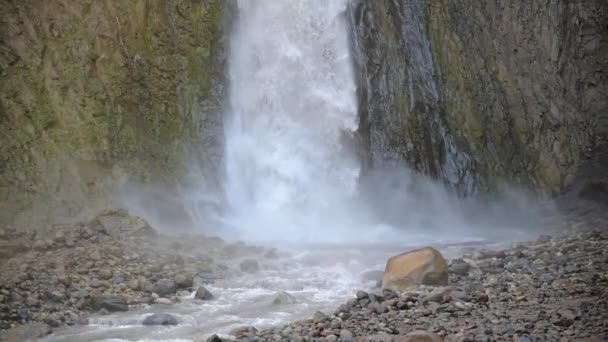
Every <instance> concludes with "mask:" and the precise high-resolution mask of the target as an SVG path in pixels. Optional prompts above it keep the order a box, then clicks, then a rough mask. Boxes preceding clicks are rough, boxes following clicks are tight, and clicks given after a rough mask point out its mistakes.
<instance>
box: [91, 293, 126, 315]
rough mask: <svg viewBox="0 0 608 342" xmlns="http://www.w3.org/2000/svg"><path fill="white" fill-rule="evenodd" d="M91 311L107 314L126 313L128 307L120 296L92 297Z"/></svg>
mask: <svg viewBox="0 0 608 342" xmlns="http://www.w3.org/2000/svg"><path fill="white" fill-rule="evenodd" d="M93 309H95V310H101V309H104V310H107V311H109V312H116V311H128V310H129V305H128V304H127V301H126V300H125V298H123V297H120V296H97V297H93Z"/></svg>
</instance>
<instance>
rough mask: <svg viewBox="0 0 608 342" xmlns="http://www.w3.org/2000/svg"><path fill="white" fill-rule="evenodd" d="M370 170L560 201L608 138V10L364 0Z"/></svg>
mask: <svg viewBox="0 0 608 342" xmlns="http://www.w3.org/2000/svg"><path fill="white" fill-rule="evenodd" d="M349 15H350V22H351V25H352V27H353V48H354V50H355V56H356V64H357V67H358V77H359V92H360V112H361V126H360V133H361V136H362V138H363V140H364V142H365V145H366V146H367V149H368V156H369V158H368V159H369V161H370V163H372V164H375V165H377V164H378V163H380V162H386V161H387V160H388V161H390V160H407V161H408V163H409V165H410V166H412V167H414V168H415V169H416V170H418V171H420V172H423V173H426V174H429V175H431V176H434V177H436V178H440V179H443V180H444V181H445V182H446V183H449V184H451V185H453V186H455V187H457V188H458V189H460V190H461V191H462V192H464V193H471V192H475V191H480V190H487V189H491V188H493V187H494V186H496V183H497V180H504V181H509V182H515V183H519V184H522V185H525V186H532V187H534V188H537V189H543V190H548V191H552V192H554V191H558V190H560V189H562V188H563V187H564V186H565V185H567V184H569V183H570V182H571V181H572V177H573V175H574V174H575V172H576V170H577V168H578V167H579V165H580V164H581V162H582V161H584V160H585V158H586V157H589V156H590V154H592V153H593V151H594V149H595V147H596V146H597V145H599V144H600V143H602V139H605V136H606V133H607V132H608V123H607V120H608V119H607V118H608V108H607V100H606V99H607V98H608V97H607V95H608V86H607V84H608V82H607V80H606V78H607V76H608V59H607V58H606V56H607V55H608V3H607V2H605V1H602V0H588V1H567V0H556V1H541V0H532V1H520V0H508V1H503V0H484V1H477V0H437V1H424V0H416V1H403V0H401V1H398V0H383V1H364V0H359V1H354V2H353V3H352V5H351V7H350V11H349Z"/></svg>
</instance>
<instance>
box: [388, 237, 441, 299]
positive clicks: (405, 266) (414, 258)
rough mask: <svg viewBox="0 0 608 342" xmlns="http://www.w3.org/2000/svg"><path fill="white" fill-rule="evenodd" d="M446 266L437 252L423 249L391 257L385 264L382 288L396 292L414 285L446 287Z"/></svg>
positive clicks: (431, 249) (427, 248) (428, 248)
mask: <svg viewBox="0 0 608 342" xmlns="http://www.w3.org/2000/svg"><path fill="white" fill-rule="evenodd" d="M447 283H448V265H447V263H446V261H445V259H444V258H443V256H442V255H441V253H439V251H437V250H436V249H434V248H432V247H424V248H420V249H417V250H413V251H410V252H406V253H402V254H399V255H397V256H394V257H391V258H390V259H389V260H388V262H387V263H386V268H385V271H384V278H383V279H382V288H383V289H390V290H393V291H396V292H401V291H405V290H407V289H409V288H411V287H413V286H415V285H421V284H422V285H447Z"/></svg>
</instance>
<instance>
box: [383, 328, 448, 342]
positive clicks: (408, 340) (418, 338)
mask: <svg viewBox="0 0 608 342" xmlns="http://www.w3.org/2000/svg"><path fill="white" fill-rule="evenodd" d="M395 342H443V338H441V337H440V336H439V335H437V334H435V333H432V332H430V331H426V330H415V331H412V332H411V333H409V334H407V335H405V336H403V337H399V338H397V339H395Z"/></svg>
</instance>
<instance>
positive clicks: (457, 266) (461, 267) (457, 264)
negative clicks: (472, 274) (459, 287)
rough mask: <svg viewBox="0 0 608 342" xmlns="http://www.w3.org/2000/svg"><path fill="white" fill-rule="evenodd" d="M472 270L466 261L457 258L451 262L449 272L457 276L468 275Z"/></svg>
mask: <svg viewBox="0 0 608 342" xmlns="http://www.w3.org/2000/svg"><path fill="white" fill-rule="evenodd" d="M470 269H471V265H470V264H469V263H467V262H466V261H464V260H463V259H460V258H457V259H453V260H452V261H451V262H450V266H449V272H450V273H452V274H456V275H461V276H464V275H467V274H468V273H469V270H470Z"/></svg>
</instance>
